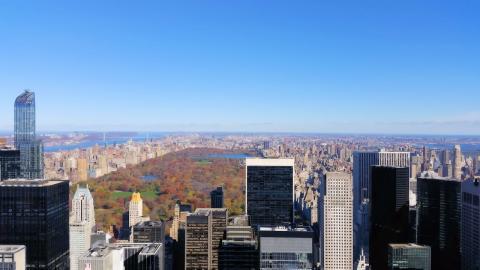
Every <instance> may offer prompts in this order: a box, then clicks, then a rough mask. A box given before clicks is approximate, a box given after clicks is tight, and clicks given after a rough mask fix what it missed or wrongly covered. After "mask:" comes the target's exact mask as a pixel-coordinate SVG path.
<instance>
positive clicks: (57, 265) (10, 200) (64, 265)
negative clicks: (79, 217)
mask: <svg viewBox="0 0 480 270" xmlns="http://www.w3.org/2000/svg"><path fill="white" fill-rule="evenodd" d="M68 196H69V187H68V181H40V180H37V181H28V180H22V181H14V180H6V181H3V182H1V183H0V243H2V244H12V245H25V246H26V247H27V269H68V256H69V242H68V237H65V236H68V231H69V226H68Z"/></svg>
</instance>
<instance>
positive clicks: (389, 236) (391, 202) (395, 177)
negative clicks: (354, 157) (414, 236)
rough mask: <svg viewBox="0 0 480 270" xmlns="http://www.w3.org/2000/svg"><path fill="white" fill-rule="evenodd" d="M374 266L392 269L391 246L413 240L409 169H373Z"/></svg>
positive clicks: (372, 219) (377, 167)
mask: <svg viewBox="0 0 480 270" xmlns="http://www.w3.org/2000/svg"><path fill="white" fill-rule="evenodd" d="M371 177H372V186H371V188H372V197H371V216H370V218H371V229H370V254H369V256H370V266H371V267H372V269H375V270H384V269H388V252H387V251H388V245H389V244H392V243H408V240H409V230H410V227H409V222H408V218H409V200H408V194H409V170H408V167H387V166H373V167H372V171H371Z"/></svg>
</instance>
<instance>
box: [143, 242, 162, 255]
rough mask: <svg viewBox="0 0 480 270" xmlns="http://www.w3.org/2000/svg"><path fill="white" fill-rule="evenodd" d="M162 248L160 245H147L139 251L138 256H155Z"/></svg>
mask: <svg viewBox="0 0 480 270" xmlns="http://www.w3.org/2000/svg"><path fill="white" fill-rule="evenodd" d="M161 248H162V244H157V243H155V244H148V245H147V246H146V247H144V248H143V249H142V251H140V255H155V254H158V251H159V250H160V249H161Z"/></svg>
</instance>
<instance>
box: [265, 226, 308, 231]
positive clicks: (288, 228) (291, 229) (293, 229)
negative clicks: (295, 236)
mask: <svg viewBox="0 0 480 270" xmlns="http://www.w3.org/2000/svg"><path fill="white" fill-rule="evenodd" d="M258 230H259V231H261V232H311V231H312V228H310V227H295V228H291V227H284V226H277V227H268V226H261V227H259V229H258Z"/></svg>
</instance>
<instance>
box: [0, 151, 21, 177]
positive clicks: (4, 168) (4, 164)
mask: <svg viewBox="0 0 480 270" xmlns="http://www.w3.org/2000/svg"><path fill="white" fill-rule="evenodd" d="M18 177H20V151H18V150H13V149H0V181H1V180H6V179H13V178H18Z"/></svg>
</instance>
